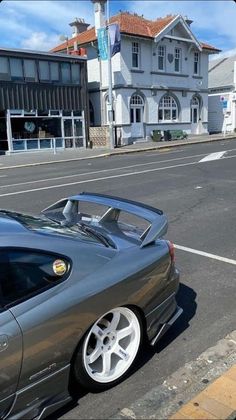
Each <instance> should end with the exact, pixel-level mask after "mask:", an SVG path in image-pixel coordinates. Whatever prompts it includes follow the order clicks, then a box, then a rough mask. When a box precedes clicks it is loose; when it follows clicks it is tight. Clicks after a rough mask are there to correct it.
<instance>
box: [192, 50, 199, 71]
mask: <svg viewBox="0 0 236 420" xmlns="http://www.w3.org/2000/svg"><path fill="white" fill-rule="evenodd" d="M193 73H194V74H199V53H198V52H195V53H194V67H193Z"/></svg>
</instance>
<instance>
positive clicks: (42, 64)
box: [39, 61, 50, 82]
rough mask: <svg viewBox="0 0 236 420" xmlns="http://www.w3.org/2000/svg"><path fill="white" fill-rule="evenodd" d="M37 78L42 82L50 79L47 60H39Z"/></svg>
mask: <svg viewBox="0 0 236 420" xmlns="http://www.w3.org/2000/svg"><path fill="white" fill-rule="evenodd" d="M39 79H40V81H42V82H48V81H49V80H50V73H49V63H48V61H39Z"/></svg>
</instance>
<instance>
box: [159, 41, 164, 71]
mask: <svg viewBox="0 0 236 420" xmlns="http://www.w3.org/2000/svg"><path fill="white" fill-rule="evenodd" d="M158 70H162V71H163V70H165V47H164V46H163V45H160V46H159V47H158Z"/></svg>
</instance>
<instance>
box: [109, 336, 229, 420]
mask: <svg viewBox="0 0 236 420" xmlns="http://www.w3.org/2000/svg"><path fill="white" fill-rule="evenodd" d="M147 386H148V382H147ZM235 418H236V330H235V331H232V332H231V333H230V334H228V335H227V336H226V337H225V338H223V339H222V340H219V341H218V342H217V343H216V345H215V346H214V347H211V348H209V349H207V350H206V351H205V352H203V353H202V354H201V355H200V356H199V357H198V358H197V359H196V360H193V361H191V362H188V363H186V364H185V365H184V366H183V367H181V368H180V369H178V370H177V371H176V372H174V373H173V374H172V375H171V376H169V377H168V378H166V380H165V381H164V382H163V383H162V384H161V385H159V386H157V387H155V388H153V389H151V390H150V391H148V392H147V393H146V394H145V395H144V396H143V397H142V398H140V399H139V400H137V401H135V402H134V403H133V404H132V405H131V406H130V407H125V408H123V409H122V410H121V411H120V412H119V413H117V414H116V415H114V416H113V417H112V420H115V419H116V420H118V419H119V420H124V419H158V420H159V419H170V420H181V419H183V420H184V419H194V420H199V419H204V420H208V419H218V420H220V419H222V420H226V419H227V420H235Z"/></svg>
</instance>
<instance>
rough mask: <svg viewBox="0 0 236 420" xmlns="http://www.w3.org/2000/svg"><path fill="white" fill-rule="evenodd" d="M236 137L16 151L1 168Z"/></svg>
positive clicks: (1, 158) (5, 157)
mask: <svg viewBox="0 0 236 420" xmlns="http://www.w3.org/2000/svg"><path fill="white" fill-rule="evenodd" d="M231 139H236V134H233V135H231V134H227V135H226V137H224V136H223V135H222V134H216V135H201V136H189V137H188V139H186V140H174V141H168V142H153V141H137V142H136V143H134V144H131V145H128V146H122V147H119V148H116V149H114V150H112V151H111V150H109V149H106V148H101V149H75V150H74V149H73V150H71V149H67V150H61V151H57V152H56V154H54V152H53V151H43V152H28V153H27V152H25V153H15V154H12V155H0V170H1V169H11V168H15V167H22V166H23V167H24V166H35V165H46V164H52V163H58V162H70V161H79V160H84V159H95V158H98V157H107V156H113V155H122V154H127V153H137V152H145V151H151V150H163V149H166V148H168V149H170V148H172V147H180V146H187V145H191V144H197V143H209V142H210V143H211V142H213V141H224V140H231Z"/></svg>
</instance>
